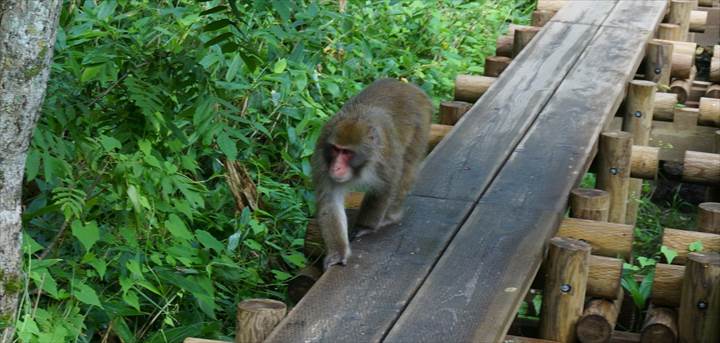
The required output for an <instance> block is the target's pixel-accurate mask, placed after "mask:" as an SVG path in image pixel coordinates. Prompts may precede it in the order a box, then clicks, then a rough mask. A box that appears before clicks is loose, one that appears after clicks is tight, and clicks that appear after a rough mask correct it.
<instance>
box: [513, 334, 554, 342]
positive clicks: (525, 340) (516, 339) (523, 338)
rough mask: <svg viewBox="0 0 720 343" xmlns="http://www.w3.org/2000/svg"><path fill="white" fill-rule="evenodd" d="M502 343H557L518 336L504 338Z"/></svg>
mask: <svg viewBox="0 0 720 343" xmlns="http://www.w3.org/2000/svg"><path fill="white" fill-rule="evenodd" d="M503 343H557V341H550V340H547V339H540V338H530V337H520V336H505V340H503Z"/></svg>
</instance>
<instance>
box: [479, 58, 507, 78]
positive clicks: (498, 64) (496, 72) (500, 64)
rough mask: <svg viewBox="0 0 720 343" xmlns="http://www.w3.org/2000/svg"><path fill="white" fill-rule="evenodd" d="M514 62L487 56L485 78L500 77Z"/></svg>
mask: <svg viewBox="0 0 720 343" xmlns="http://www.w3.org/2000/svg"><path fill="white" fill-rule="evenodd" d="M510 62H512V58H510V57H505V56H487V57H485V73H484V75H485V76H490V77H498V76H500V74H502V72H503V70H505V68H507V66H509V65H510Z"/></svg>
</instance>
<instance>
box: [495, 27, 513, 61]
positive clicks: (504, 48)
mask: <svg viewBox="0 0 720 343" xmlns="http://www.w3.org/2000/svg"><path fill="white" fill-rule="evenodd" d="M514 39H515V33H513V34H504V35H502V36H498V38H497V40H495V56H505V57H512V50H513V40H514Z"/></svg>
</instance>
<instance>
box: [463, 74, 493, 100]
mask: <svg viewBox="0 0 720 343" xmlns="http://www.w3.org/2000/svg"><path fill="white" fill-rule="evenodd" d="M495 80H496V78H494V77H488V76H478V75H458V76H456V77H455V100H460V101H467V102H471V103H474V102H475V101H476V100H477V99H478V98H480V96H482V95H483V94H484V93H485V92H486V91H487V90H488V88H490V86H491V85H492V84H493V82H495Z"/></svg>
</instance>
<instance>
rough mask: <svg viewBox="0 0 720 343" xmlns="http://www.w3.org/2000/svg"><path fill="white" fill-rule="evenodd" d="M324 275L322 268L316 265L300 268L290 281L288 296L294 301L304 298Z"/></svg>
mask: <svg viewBox="0 0 720 343" xmlns="http://www.w3.org/2000/svg"><path fill="white" fill-rule="evenodd" d="M320 276H322V270H320V268H318V267H315V266H312V265H310V266H307V267H305V268H303V269H300V270H299V271H298V273H297V274H296V275H295V277H294V278H292V279H291V280H290V281H289V282H288V298H289V299H290V301H292V302H293V303H297V302H298V301H300V299H302V298H303V297H304V296H305V294H307V292H308V291H309V290H310V288H311V287H312V286H313V285H314V284H315V282H317V280H318V279H319V278H320Z"/></svg>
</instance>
